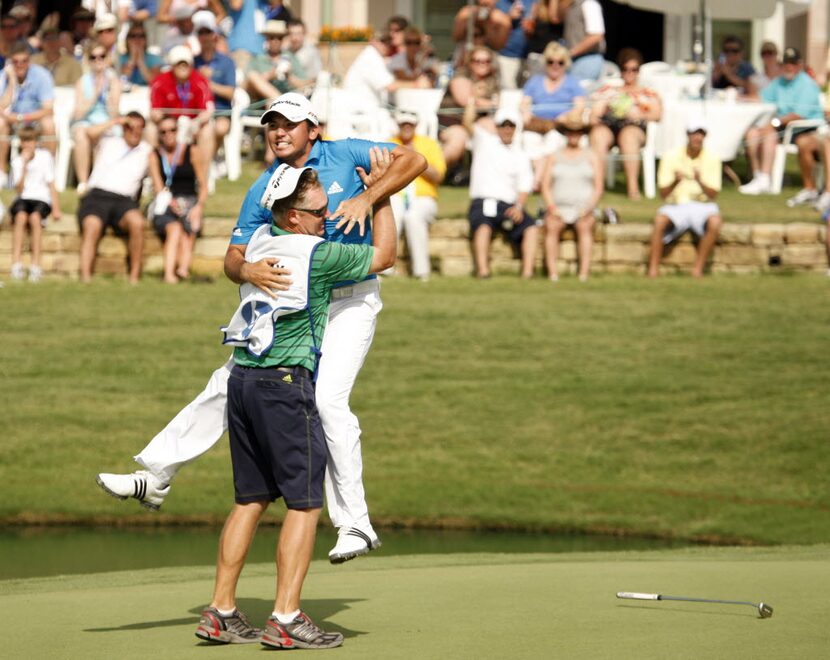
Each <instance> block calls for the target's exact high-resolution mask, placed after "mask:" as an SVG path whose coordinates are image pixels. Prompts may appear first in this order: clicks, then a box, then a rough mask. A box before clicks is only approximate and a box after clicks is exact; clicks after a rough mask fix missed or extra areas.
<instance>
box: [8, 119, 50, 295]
mask: <svg viewBox="0 0 830 660" xmlns="http://www.w3.org/2000/svg"><path fill="white" fill-rule="evenodd" d="M39 135H40V134H39V132H38V131H37V129H35V128H32V127H28V126H27V127H24V128H23V129H21V130H20V133H19V137H20V153H19V154H18V155H17V156H16V157H15V158H13V159H12V163H11V167H12V185H13V186H14V189H15V190H16V191H17V198H16V199H15V200H14V202H13V203H12V206H11V209H10V211H9V215H10V216H11V219H12V225H13V226H14V234H13V239H12V269H11V275H12V279H15V280H22V279H23V275H24V272H23V264H22V263H21V258H22V253H23V235H24V234H25V232H26V227H28V228H29V233H30V236H29V247H30V249H31V252H32V259H31V262H30V265H29V281H30V282H37V281H39V280H40V278H41V276H42V275H43V269H42V268H41V267H40V243H41V230H42V228H43V227H44V226H46V219H47V218H48V217H49V215H50V214H51V215H52V216H53V217H54V218H55V219H56V220H57V219H59V218H60V216H61V212H60V206H59V202H58V193H57V191H56V190H55V160H54V158H53V157H52V154H51V153H49V151H48V150H47V149H44V148H42V147H39V146H38V137H39Z"/></svg>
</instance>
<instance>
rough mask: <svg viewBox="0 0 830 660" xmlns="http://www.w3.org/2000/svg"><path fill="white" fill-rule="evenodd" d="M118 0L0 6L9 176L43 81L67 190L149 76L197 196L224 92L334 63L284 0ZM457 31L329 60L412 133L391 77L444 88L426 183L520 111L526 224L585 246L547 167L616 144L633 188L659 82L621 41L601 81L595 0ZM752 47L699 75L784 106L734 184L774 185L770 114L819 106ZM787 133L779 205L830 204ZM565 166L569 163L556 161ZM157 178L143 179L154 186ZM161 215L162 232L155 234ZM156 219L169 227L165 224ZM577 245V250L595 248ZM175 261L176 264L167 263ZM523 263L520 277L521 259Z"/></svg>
mask: <svg viewBox="0 0 830 660" xmlns="http://www.w3.org/2000/svg"><path fill="white" fill-rule="evenodd" d="M116 12H117V14H112V13H108V12H107V11H105V8H104V7H103V6H102V5H101V3H91V2H90V3H83V4H82V6H81V7H80V8H79V9H77V10H76V11H75V12H74V13H73V14H72V17H71V22H70V29H69V30H68V31H65V32H61V31H60V30H59V28H58V25H57V22H56V20H55V18H54V17H48V18H47V20H45V21H44V22H43V24H42V25H41V26H36V25H35V24H34V20H33V19H34V16H33V14H32V12H31V11H30V10H29V9H28V8H26V6H25V5H22V4H20V5H16V6H15V7H14V8H13V9H12V10H11V11H9V12H8V13H6V14H4V15H3V16H2V17H0V58H2V59H4V60H7V61H6V68H5V70H4V72H3V73H2V75H0V178H3V179H8V172H9V148H10V145H11V144H12V143H13V138H14V136H15V135H16V134H17V133H18V132H19V131H20V130H21V129H23V128H29V127H32V128H34V129H36V131H37V135H38V140H39V145H40V146H42V147H43V148H45V149H46V150H48V151H50V152H52V154H53V155H54V152H55V145H56V141H57V139H58V137H59V136H57V135H56V122H55V110H54V102H55V87H71V88H74V106H73V111H72V116H71V139H72V149H73V159H72V163H73V166H74V168H73V169H74V178H75V181H76V182H77V188H78V192H79V193H80V194H84V193H86V192H87V191H88V190H89V188H90V185H89V179H90V173H91V172H92V171H93V169H94V167H95V163H96V156H97V146H98V144H99V143H100V142H101V141H102V139H103V138H109V137H114V138H117V137H120V136H121V135H122V124H123V123H124V122H123V121H122V119H123V118H122V116H121V112H120V109H119V101H120V98H121V97H122V96H123V95H125V94H129V93H130V91H131V90H133V89H136V88H145V90H146V98H148V99H149V106H148V107H147V108H146V112H145V113H143V114H145V115H146V116H145V120H146V127H145V129H144V131H143V139H144V140H145V141H146V143H147V144H148V145H149V146H150V147H151V148H152V149H161V148H162V146H163V144H165V141H167V142H169V140H170V139H172V138H170V137H169V130H168V129H169V124H170V122H171V121H174V122H176V140H177V144H178V143H179V142H182V143H186V144H187V145H192V146H193V147H195V148H190V149H188V151H187V159H188V162H190V161H193V160H194V159H195V161H198V162H194V163H193V168H192V171H193V172H194V173H198V174H199V176H198V177H196V179H198V182H197V185H196V186H195V189H196V190H197V191H198V192H197V193H196V194H197V196H198V195H201V194H202V192H201V188H202V187H203V186H206V185H207V184H206V183H205V181H206V180H207V174H206V173H208V172H210V175H211V176H214V175H215V174H216V173H218V174H219V175H220V176H221V173H222V169H221V167H216V168H213V167H212V164H216V163H218V162H219V159H220V154H221V150H222V145H223V141H224V139H225V137H226V136H227V135H228V133H229V130H230V125H231V120H230V116H231V106H232V104H233V103H234V99H235V98H236V96H235V95H236V91H237V89H241V90H244V91H245V92H246V93H247V95H248V96H249V97H250V100H251V102H252V103H255V104H260V105H262V104H264V103H267V102H268V101H270V100H273V99H274V98H275V97H277V96H279V95H280V94H283V93H285V92H289V91H300V92H301V93H304V94H306V95H309V96H310V95H311V93H312V91H313V89H314V86H315V82H316V80H317V77H318V76H319V74H320V73H321V72H324V71H325V67H326V65H328V64H330V62H325V63H324V62H323V60H322V58H321V56H320V52H319V51H318V49H317V48H316V46H315V45H314V44H313V43H312V42H311V41H310V40H309V39H308V35H307V33H306V29H305V25H304V24H303V22H302V21H301V20H299V18H298V16H296V15H294V14H293V13H292V11H291V8H290V3H289V5H286V4H285V3H284V2H282V1H281V0H255V1H254V2H243V1H242V0H229V1H228V2H220V1H219V0H159V1H158V2H153V1H148V2H129V3H117V7H116ZM471 28H472V31H471V32H470V29H471ZM468 32H469V33H468ZM452 36H453V38H454V39H455V40H456V44H457V45H456V48H455V50H454V53H453V55H452V57H451V58H450V59H449V60H448V61H447V62H441V61H439V60H438V59H437V58H436V57H435V52H434V49H433V44H432V40H431V38H430V35H428V34H425V33H424V32H423V31H422V30H420V29H419V28H418V27H417V26H415V25H413V24H411V23H410V21H409V20H408V19H407V18H406V17H404V16H392V17H391V18H389V19H388V20H387V21H386V23H385V25H384V26H383V27H382V29H381V30H380V31H379V32H378V33H376V35H375V36H374V38H372V39H371V41H370V42H369V43H368V44H367V45H366V47H365V49H364V51H363V52H362V53H361V54H360V55H359V56H358V58H357V59H356V60H355V61H354V63H353V64H352V65H351V67H349V69H348V70H347V71H340V72H339V73H340V74H342V86H343V88H344V89H345V90H351V91H352V92H353V93H354V94H356V95H359V96H360V98H361V99H362V102H363V103H364V104H366V105H373V106H375V107H377V108H379V109H383V110H385V109H389V110H390V111H392V112H391V113H390V115H389V117H390V123H389V137H391V136H392V135H394V134H400V135H405V136H409V133H410V132H411V131H412V128H414V125H411V122H410V123H406V122H404V123H403V124H402V123H401V122H392V121H391V117H392V116H393V113H394V111H395V110H396V96H395V94H396V92H398V90H402V89H407V88H411V89H434V90H441V92H442V93H443V98H442V100H441V101H440V108H438V110H437V125H438V127H439V130H438V133H437V138H438V144H439V145H440V150H441V155H442V160H443V166H442V167H441V168H439V169H438V170H436V171H440V176H438V175H434V176H433V178H434V179H435V181H430V183H431V184H433V185H434V184H436V183H439V182H440V179H441V178H442V177H443V176H445V172H450V173H452V172H453V171H454V168H455V171H456V172H457V167H458V166H459V165H463V164H464V163H465V162H467V163H469V160H468V159H469V158H470V156H468V154H469V153H470V148H471V147H472V146H473V144H474V140H473V139H472V138H471V136H472V135H474V134H475V132H474V131H471V130H470V127H469V126H468V125H467V124H468V121H469V119H470V117H472V121H473V125H474V126H478V127H479V128H482V129H486V130H488V131H489V132H490V133H491V134H492V135H499V133H498V130H499V129H501V128H504V129H505V131H506V130H507V129H508V128H510V127H509V124H510V123H511V120H512V118H513V117H515V120H516V125H515V127H514V128H515V139H514V138H511V139H510V142H509V144H510V145H511V148H512V149H521V150H522V151H523V153H524V154H525V155H526V156H527V157H528V158H529V159H530V161H531V162H532V164H533V171H534V176H533V184H532V188H531V190H532V191H533V192H538V193H540V194H541V195H543V196H544V197H545V198H546V201H547V204H546V207H547V211H545V212H544V213H541V212H540V216H539V218H538V220H537V221H538V223H539V226H544V227H545V228H546V232H547V234H548V235H550V236H551V237H552V238H550V240H549V241H548V245H549V246H555V245H557V243H558V235H559V234H561V232H562V231H563V229H564V228H566V227H567V226H568V225H573V226H574V227H575V228H576V229H577V230H578V235H579V237H580V240H581V242H582V243H585V244H586V245H588V246H589V247H590V243H589V242H588V239H587V236H588V234H589V233H592V231H593V218H594V214H593V209H594V208H595V207H597V206H598V203H599V199H598V198H597V199H593V196H592V200H591V203H590V204H588V203H587V202H586V204H585V208H582V206H580V207H579V209H578V210H580V211H585V213H580V214H578V215H576V216H574V215H573V211H574V209H568V210H567V211H565V212H564V213H565V215H567V216H568V218H565V217H563V216H562V214H561V213H558V212H557V210H558V209H559V207H560V206H561V205H560V204H558V203H557V202H556V201H555V199H554V198H555V197H556V196H557V195H560V194H562V191H563V190H564V188H562V187H561V186H559V187H558V188H557V185H556V176H555V172H557V171H565V170H566V169H568V168H571V169H573V171H574V172H576V171H581V174H582V175H583V178H582V179H580V181H581V183H580V185H581V186H582V187H583V189H584V190H585V191H588V190H589V188H590V189H591V190H593V189H594V181H595V179H596V177H597V176H598V175H597V172H602V171H604V169H605V167H604V165H605V162H606V160H607V159H608V157H609V154H610V152H611V150H612V149H613V148H616V149H617V150H618V151H619V156H615V157H619V158H620V160H621V161H622V166H623V170H624V174H625V181H626V191H627V194H628V196H629V198H631V199H638V198H639V196H640V187H639V173H640V166H641V158H640V152H641V150H642V149H643V147H644V145H645V142H646V139H647V126H648V124H649V123H650V122H659V121H660V120H661V117H662V112H663V100H662V99H661V98H660V95H659V94H658V93H657V92H656V91H654V90H652V89H649V88H647V87H644V86H643V85H641V84H640V82H639V69H640V66H641V65H642V64H643V57H642V55H641V54H640V52H639V51H637V50H636V49H633V48H625V49H622V50H621V51H620V52H619V56H618V58H617V64H618V66H619V78H618V79H617V80H615V81H614V82H613V84H608V83H606V82H605V80H604V79H603V75H604V73H603V72H604V69H605V68H606V63H605V50H606V45H605V38H604V37H605V25H604V21H603V16H602V8H601V6H600V4H599V3H598V2H597V0H529V1H527V2H515V1H513V0H476V2H474V3H472V4H469V5H465V6H464V7H463V8H462V9H460V10H459V12H458V13H457V14H456V16H455V20H454V22H453V29H452ZM760 52H761V57H762V60H763V63H764V66H763V67H762V69H760V70H758V71H755V69H753V68H752V66H751V65H749V64H748V63H747V62H746V61H745V59H744V55H745V54H744V45H743V42H742V41H741V40H740V39H739V38H737V37H734V36H728V37H726V38H725V39H724V40H723V42H722V53H721V56H720V57H719V58H718V61H717V64H716V66H715V67H714V69H713V72H712V76H713V79H712V86H713V87H715V88H726V89H728V88H734V89H735V90H736V94H737V95H739V96H740V97H746V98H749V99H762V100H765V101H768V102H772V103H775V104H776V105H777V107H778V108H779V112H778V113H777V116H776V118H775V120H774V121H773V123H771V124H770V126H757V127H754V128H753V129H752V130H751V131H750V133H749V134H747V136H746V138H747V143H748V153H749V157H750V163H751V166H752V168H753V171H754V174H755V177H754V179H753V181H752V182H751V183H750V184H748V185H747V186H744V187H743V188H742V192H745V193H748V194H753V193H754V194H758V193H765V192H768V191H769V190H770V189H771V186H770V183H769V170H770V168H771V159H772V155H773V153H774V147H775V145H776V144H777V143H778V140H779V139H780V135H781V132H782V130H781V129H782V127H784V126H786V125H787V124H788V123H789V122H791V121H797V120H800V119H816V120H818V119H821V118H822V117H823V109H822V108H821V106H820V104H819V102H818V91H817V89H818V88H817V86H816V85H815V83H814V81H812V79H811V78H810V77H809V75H808V74H807V73H806V72H805V71H804V68H803V63H802V62H801V57H800V54H799V53H798V52H797V51H795V50H794V49H791V48H789V49H786V50H785V51H784V57H783V63H781V64H779V62H778V49H777V47H776V46H775V44H773V43H771V42H765V43H764V44H763V45H762V47H761V51H760ZM335 80H336V82H335V84H339V80H338V79H335ZM242 96H243V97H244V96H245V95H244V94H243V95H242ZM808 97H809V98H808ZM437 98H438V97H436V103H437ZM508 99H509V100H508ZM506 105H510V106H511V107H512V110H513V112H510V113H509V115H510V118H511V120H507V121H506V123H505V124H504V126H497V125H494V124H493V117H494V115H495V113H496V111H497V110H498V109H499V108H500V107H505V106H506ZM808 106H809V107H808ZM255 107H258V106H255ZM397 110H400V111H403V116H407V117H409V118H410V119H411V118H412V117H418V118H419V121H420V119H422V117H420V116H419V114H418V113H419V112H423V109H422V108H406V107H397ZM776 122H778V123H776ZM161 123H164V124H165V127H166V128H165V131H166V133H165V138H164V139H162V136H161V135H160V134H159V130H158V127H159V125H160V124H161ZM419 125H420V124H419ZM104 126H106V127H107V128H106V129H102V128H101V127H104ZM401 126H403V127H404V130H403V131H400V130H399V129H400V127H401ZM576 126H578V127H579V128H578V130H577V129H576V128H574V127H576ZM503 132H504V131H503ZM413 137H414V135H413V136H412V137H409V139H410V141H411V142H412V143H413V144H421V143H425V142H424V141H423V140H420V141H419V140H414V141H413V140H412V138H413ZM577 138H579V140H578V145H577V144H575V143H574V141H575V140H576V139H577ZM502 143H503V144H507V143H504V142H502ZM795 144H796V145H797V146H798V148H799V152H800V158H799V162H800V163H801V167H802V174H803V180H804V190H802V191H801V192H800V193H799V194H798V195H796V197H795V198H793V199H792V200H790V202H789V203H790V204H791V205H795V204H801V203H813V204H815V205H816V206H817V208H819V209H820V210H822V211H825V210H827V209H828V208H830V183H828V184H827V186H828V187H827V188H826V190H825V191H824V193H823V194H822V192H821V191H819V190H817V186H816V182H815V177H814V174H813V171H814V169H815V165H816V162H817V161H818V160H819V159H820V158H824V159H827V158H828V157H830V140H828V139H826V138H825V136H824V134H823V133H822V131H821V130H816V127H806V128H803V129H801V128H800V129H798V130H797V131H796V132H795ZM588 146H590V150H591V154H592V155H591V156H590V157H589V155H588V152H587V151H586V150H585V148H586V147H588ZM158 153H161V152H157V153H156V154H155V156H154V157H153V158H149V159H148V167H150V165H151V164H153V163H155V164H156V165H158V163H159V162H161V161H159V158H160V157H159V156H158ZM265 159H266V162H270V161H271V160H272V159H273V154H267V153H266V157H265ZM155 169H156V170H158V167H155ZM589 170H590V171H589ZM148 172H149V170H148ZM574 172H570V170H569V175H571V174H574ZM145 174H146V173H145ZM202 174H205V176H204V177H203V176H201V175H202ZM195 176H196V175H195V174H194V177H195ZM157 179H159V177H158V176H154V177H153V180H154V184H157V183H158V181H157ZM196 179H194V180H196ZM459 179H460V180H463V179H464V177H463V176H462V177H459ZM589 179H590V181H589ZM154 187H156V188H157V187H158V186H157V185H155V186H154ZM557 190H558V192H556V191H557ZM156 192H158V191H156ZM585 194H586V195H587V192H586V193H585ZM203 205H204V202H201V206H200V205H199V204H194V206H195V207H198V210H197V213H198V214H199V216H200V217H199V220H198V221H196V222H195V223H194V224H195V225H200V224H201V214H202V213H203V208H202V207H203ZM567 207H568V205H567V204H566V205H564V206H562V208H567ZM551 209H554V210H551ZM588 210H590V211H591V213H588ZM162 215H163V214H162ZM589 216H590V217H589ZM517 217H518V215H517ZM522 218H523V216H522ZM522 221H523V220H522ZM116 224H117V223H116ZM168 224H169V223H168ZM105 225H106V223H105ZM166 227H167V225H165V229H164V232H161V231H160V232H159V234H160V235H164V236H166V235H167V233H168V229H167V228H166ZM586 228H588V229H586ZM169 231H170V232H172V233H173V234H174V235H177V236H178V233H177V230H176V229H170V230H169ZM184 235H185V236H186V237H187V238H188V240H187V241H178V240H177V241H175V244H176V245H178V244H179V243H182V244H188V242H189V244H190V245H191V247H192V240H191V237H192V236H195V232H190V233H188V232H184ZM554 235H556V236H555V238H554ZM482 245H483V243H482ZM551 249H555V248H551V247H549V250H551ZM169 253H170V254H171V255H173V254H175V255H179V256H176V258H175V259H169V260H168V261H170V262H171V263H172V266H170V267H169V268H168V267H167V266H166V267H165V279H166V280H167V281H171V282H172V281H174V280H175V279H177V277H178V276H177V275H176V274H177V273H178V274H181V273H186V272H187V261H186V259H184V260H183V259H182V257H181V255H180V251H179V250H178V248H175V249H174V248H170V251H169ZM579 253H580V255H590V250H589V249H588V250H587V251H586V250H584V249H580V250H579ZM418 260H419V267H418V271H419V272H418V273H417V275H418V276H419V277H421V278H425V276H426V275H427V273H424V272H423V269H424V266H423V264H424V258H423V256H419V258H418ZM583 261H587V259H585V258H583ZM181 263H184V266H180V265H177V264H181ZM547 264H548V270H549V271H551V272H549V273H548V275H549V276H551V279H556V275H557V272H556V260H555V255H554V256H551V257H549V258H548V259H547ZM477 268H478V273H479V275H486V274H487V272H488V268H487V267H486V265H485V264H478V266H477ZM588 269H589V265H588V264H587V263H585V264H582V266H581V267H580V270H579V274H580V276H581V277H582V278H583V279H585V278H587V275H588ZM523 273H524V274H525V275H527V272H526V269H523Z"/></svg>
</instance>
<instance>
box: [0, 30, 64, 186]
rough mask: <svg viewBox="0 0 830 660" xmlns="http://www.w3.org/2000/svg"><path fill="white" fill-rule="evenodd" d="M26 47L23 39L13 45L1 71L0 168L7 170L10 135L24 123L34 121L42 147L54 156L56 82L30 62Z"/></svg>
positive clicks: (40, 67) (42, 69)
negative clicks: (5, 65)
mask: <svg viewBox="0 0 830 660" xmlns="http://www.w3.org/2000/svg"><path fill="white" fill-rule="evenodd" d="M29 58H30V55H29V48H28V46H26V44H25V43H24V42H22V41H18V42H17V43H16V44H15V45H14V46H12V49H11V52H10V53H9V61H10V62H11V75H9V68H6V69H4V70H3V72H2V74H0V170H2V174H3V175H5V173H6V172H8V162H9V136H10V135H12V134H13V133H15V132H16V131H17V130H18V129H19V128H21V127H22V126H25V125H27V124H36V125H37V126H39V127H40V133H41V135H42V136H43V138H44V146H45V147H46V148H47V149H48V150H49V151H50V152H52V154H53V155H54V153H55V147H56V146H57V145H56V144H55V120H54V117H53V115H52V105H53V103H54V101H55V85H54V83H53V82H52V76H51V74H50V73H49V71H48V70H46V69H45V68H44V67H42V66H38V65H37V64H31V63H30V61H29Z"/></svg>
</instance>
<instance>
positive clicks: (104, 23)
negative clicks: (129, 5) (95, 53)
mask: <svg viewBox="0 0 830 660" xmlns="http://www.w3.org/2000/svg"><path fill="white" fill-rule="evenodd" d="M92 37H93V39H95V41H97V42H98V43H99V44H101V45H102V46H103V47H104V48H106V49H107V52H108V53H109V54H110V58H111V60H112V61H113V62H114V61H115V58H116V57H118V19H117V18H116V17H115V14H101V15H100V16H99V17H98V18H97V19H95V25H93V27H92Z"/></svg>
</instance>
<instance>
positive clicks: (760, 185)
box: [738, 174, 772, 195]
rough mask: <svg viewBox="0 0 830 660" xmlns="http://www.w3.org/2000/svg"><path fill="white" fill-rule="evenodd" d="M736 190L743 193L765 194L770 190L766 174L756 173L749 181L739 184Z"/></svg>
mask: <svg viewBox="0 0 830 660" xmlns="http://www.w3.org/2000/svg"><path fill="white" fill-rule="evenodd" d="M738 190H739V191H740V192H741V193H742V194H744V195H765V194H767V193H770V192H772V188H771V185H770V180H769V175H768V174H756V175H755V178H753V179H752V181H750V182H749V183H745V184H744V185H742V186H740V187H739V188H738Z"/></svg>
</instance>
